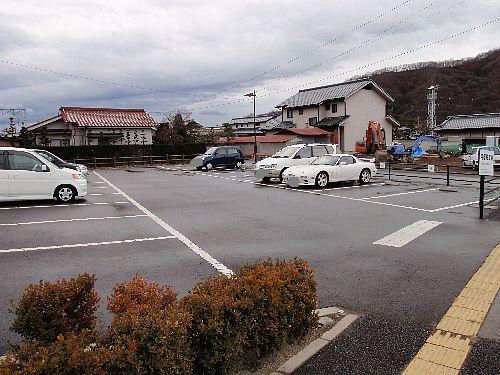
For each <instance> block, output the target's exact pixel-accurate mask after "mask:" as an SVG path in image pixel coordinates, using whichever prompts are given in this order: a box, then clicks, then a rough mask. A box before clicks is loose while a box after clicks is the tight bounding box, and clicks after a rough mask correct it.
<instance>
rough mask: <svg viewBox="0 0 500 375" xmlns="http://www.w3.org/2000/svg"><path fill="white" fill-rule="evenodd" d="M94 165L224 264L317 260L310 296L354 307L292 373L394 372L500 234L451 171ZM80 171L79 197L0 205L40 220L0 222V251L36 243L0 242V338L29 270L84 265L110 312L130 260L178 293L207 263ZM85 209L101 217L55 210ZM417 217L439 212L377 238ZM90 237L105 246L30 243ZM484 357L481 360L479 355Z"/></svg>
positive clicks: (491, 347)
mask: <svg viewBox="0 0 500 375" xmlns="http://www.w3.org/2000/svg"><path fill="white" fill-rule="evenodd" d="M99 173H100V174H101V175H102V176H103V177H104V178H106V179H107V180H109V181H110V182H111V183H112V184H114V185H116V186H117V187H118V188H119V189H121V190H123V191H124V192H125V193H126V194H128V195H129V196H130V197H132V198H133V199H134V200H135V201H137V202H138V203H140V204H141V205H142V206H144V207H145V208H146V209H148V210H149V211H151V212H152V213H153V214H154V215H156V216H157V217H158V218H159V219H161V220H163V221H164V222H165V223H168V225H170V226H172V227H173V228H175V229H176V230H178V231H179V232H180V233H182V234H183V235H185V236H186V237H187V238H188V239H189V240H191V241H193V243H195V244H196V245H197V246H199V247H200V248H201V249H203V250H204V251H206V252H207V253H208V254H209V256H210V257H211V258H212V259H215V260H216V261H218V262H220V263H222V264H223V265H224V266H225V267H228V268H229V269H233V270H234V269H237V268H239V267H241V266H242V265H244V264H246V263H248V262H253V261H255V260H258V259H265V258H267V257H274V258H291V257H294V256H299V257H302V258H304V259H306V260H307V261H308V262H309V263H310V265H311V266H312V267H313V268H314V269H315V271H316V279H317V283H318V298H319V303H320V307H327V306H332V305H334V306H340V307H342V308H345V309H348V310H351V311H354V312H356V313H359V314H361V315H362V316H361V318H360V319H359V320H358V321H357V322H356V323H354V325H353V326H351V327H350V328H349V329H348V330H347V331H346V332H345V334H343V335H342V336H341V337H339V338H338V339H336V340H335V341H333V342H332V343H331V344H330V345H329V346H327V347H326V348H325V349H324V350H323V351H322V352H320V353H319V354H318V355H317V356H316V357H314V358H313V359H312V360H311V361H310V362H308V363H307V364H306V365H305V366H304V367H303V368H301V369H299V370H298V371H297V374H397V373H399V372H400V371H401V370H402V369H403V368H404V367H405V366H406V364H407V363H408V362H409V360H410V359H411V358H412V356H413V355H414V354H415V353H416V352H417V351H418V349H419V348H420V346H421V344H422V343H423V342H424V341H425V339H426V338H427V337H428V335H429V333H430V332H431V331H432V330H433V329H434V327H435V326H436V324H437V322H438V321H439V319H440V318H441V317H442V315H443V314H444V313H445V311H446V310H447V309H448V307H449V306H450V304H451V302H452V301H453V299H454V298H455V297H456V296H457V295H458V294H459V293H460V291H461V290H462V289H463V287H464V286H465V284H466V283H467V281H468V280H469V279H470V277H471V276H472V275H473V274H474V272H475V271H476V270H477V269H478V268H479V266H480V265H481V264H482V262H483V260H484V259H485V258H486V257H487V256H488V254H489V253H490V252H491V250H492V249H493V247H494V246H495V245H496V244H497V243H498V242H499V241H500V239H499V230H498V229H499V228H500V221H498V211H500V210H486V214H487V218H488V220H484V221H480V220H479V219H478V209H477V207H473V202H474V201H476V200H477V196H478V192H477V184H476V183H475V182H474V180H473V179H470V178H467V179H469V180H470V181H469V182H460V183H459V182H457V183H456V185H460V184H462V185H460V186H458V187H459V189H458V191H457V192H443V191H439V190H438V188H439V187H440V186H442V185H443V184H444V183H443V181H435V180H432V181H431V180H429V181H427V180H425V179H414V178H411V179H410V180H409V181H406V180H405V178H400V180H401V184H400V185H397V186H393V185H391V186H388V185H383V184H382V182H383V178H379V179H375V180H374V181H373V183H372V184H370V185H368V186H362V187H360V186H358V185H354V186H349V185H344V184H334V185H332V186H330V187H329V189H326V190H323V191H321V192H316V191H314V189H311V188H310V189H301V190H300V191H298V190H287V189H284V187H282V186H279V184H277V183H271V184H269V185H259V184H255V183H254V182H255V180H254V178H253V177H252V176H251V174H250V173H248V172H245V171H212V172H209V173H205V172H203V173H193V172H185V171H179V170H168V169H161V168H152V169H147V168H136V169H130V170H128V171H127V170H125V169H109V170H102V171H99ZM89 179H90V180H89V193H91V194H93V195H89V196H88V197H87V199H86V200H85V201H83V202H81V203H82V204H83V205H80V206H77V205H73V206H68V207H59V206H57V205H54V204H53V203H47V202H34V203H33V202H32V203H23V204H22V205H21V206H23V207H25V208H23V209H21V208H17V206H18V204H12V203H11V204H0V224H2V223H3V224H7V223H10V224H12V223H20V222H35V221H46V222H45V223H43V224H29V225H22V226H17V227H16V226H0V250H1V249H13V248H25V247H31V248H35V250H30V251H19V252H11V253H0V257H1V258H2V260H1V262H0V282H1V283H2V285H3V289H2V291H1V292H0V352H1V351H3V350H5V348H6V343H7V340H16V337H15V336H13V335H12V334H10V333H9V332H8V327H9V324H10V321H11V319H12V316H11V315H10V313H9V312H8V306H9V300H11V299H17V298H19V296H20V295H21V293H22V290H23V288H24V287H25V286H26V285H27V284H28V283H32V282H37V281H38V280H40V279H47V280H55V279H57V278H61V277H72V276H74V275H76V274H78V273H79V272H89V273H94V274H96V276H97V290H98V292H99V293H100V295H101V310H100V314H101V318H102V319H103V321H104V322H107V321H108V319H109V317H108V316H107V314H106V312H105V309H104V307H105V296H106V295H108V294H109V292H110V291H111V288H112V287H113V286H114V284H115V283H117V282H120V281H123V280H125V279H127V278H129V277H131V276H132V275H133V274H134V273H136V272H138V273H140V274H142V275H144V276H146V277H147V278H149V279H151V280H154V281H157V282H159V283H167V284H170V285H172V286H173V288H174V290H176V291H177V292H178V293H179V294H180V295H183V294H185V293H186V292H187V291H188V290H189V289H190V288H192V287H193V286H194V285H195V284H196V283H197V282H198V281H200V280H203V279H205V278H206V277H208V276H209V275H215V274H217V270H216V269H215V268H214V266H213V264H211V263H210V262H208V261H207V260H206V259H203V258H201V257H200V256H199V255H198V254H196V253H195V252H193V251H192V249H190V248H188V247H187V246H186V245H185V244H184V243H182V242H181V241H179V239H177V238H163V237H165V236H169V235H170V234H169V233H167V232H166V231H165V230H164V229H163V228H162V227H161V226H159V225H158V224H157V223H156V222H154V221H153V220H152V219H151V218H150V217H146V216H145V215H144V213H143V212H142V211H141V210H139V209H138V208H137V207H136V206H134V205H133V204H131V203H130V202H129V201H128V200H127V199H125V198H124V197H123V196H122V195H119V194H118V193H117V192H116V191H115V190H114V189H112V188H111V187H109V186H107V184H105V183H103V181H102V180H100V179H99V178H98V177H97V176H96V175H91V176H90V177H89ZM37 205H48V206H49V207H48V208H47V207H38V208H37V207H36V206H37ZM116 217H119V218H116ZM89 218H103V219H100V220H95V221H92V220H80V221H69V222H52V221H55V220H61V219H64V220H73V219H89ZM418 220H434V221H439V222H440V224H439V225H438V226H437V227H435V228H433V229H431V230H429V231H428V232H426V233H425V234H423V235H421V236H419V237H417V238H415V239H414V240H413V241H411V242H409V243H407V244H406V245H404V246H402V247H389V246H383V245H374V244H373V243H374V242H375V241H377V240H380V239H381V238H383V237H385V236H387V235H389V234H391V233H394V232H395V231H397V230H399V229H401V228H402V227H405V226H407V225H410V224H412V223H415V222H416V221H418ZM144 239H148V241H147V242H145V241H144ZM132 240H133V241H132ZM109 241H122V242H120V243H116V244H106V242H109ZM123 241H124V242H123ZM127 241H128V242H127ZM91 242H93V243H96V242H99V243H102V245H98V246H92V247H89V246H87V247H82V248H54V249H40V247H43V246H53V245H55V246H57V245H61V244H74V243H80V244H82V243H91ZM497 344H498V343H497V342H495V341H492V342H485V343H483V342H482V341H479V342H478V343H477V345H476V346H474V348H473V350H472V352H471V356H470V361H469V362H468V364H467V366H466V368H465V369H464V371H469V372H463V373H467V374H469V373H474V372H473V371H475V370H474V369H478V368H479V367H477V366H483V368H482V370H481V371H486V372H476V373H479V374H482V373H485V374H488V373H490V372H487V371H493V369H495V367H494V366H495V363H494V362H495V361H494V357H495V356H494V354H495V353H498V345H497ZM483 357H484V358H491V360H489V362H488V361H484V362H481V358H483ZM469 369H470V370H469ZM470 371H472V372H470Z"/></svg>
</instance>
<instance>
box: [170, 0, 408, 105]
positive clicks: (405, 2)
mask: <svg viewBox="0 0 500 375" xmlns="http://www.w3.org/2000/svg"><path fill="white" fill-rule="evenodd" d="M412 1H413V0H405V1H403V2H402V3H400V4H398V5H396V6H394V7H392V8H391V9H389V10H387V11H385V12H383V13H381V14H379V15H378V16H376V17H374V18H372V19H370V20H368V21H366V22H363V23H362V24H360V25H358V26H356V27H354V28H352V29H351V30H349V31H347V32H345V33H343V34H340V35H338V36H336V37H335V38H333V39H331V40H329V41H327V42H325V43H323V44H321V45H319V46H317V47H315V48H312V49H310V50H309V51H307V52H305V53H303V54H301V55H298V56H295V57H293V58H291V59H289V60H287V61H285V62H284V63H282V64H279V65H276V66H274V67H273V68H270V69H268V70H266V71H264V72H262V73H259V74H257V75H256V76H253V77H251V78H248V79H245V80H243V81H240V82H238V83H236V84H234V85H232V86H230V87H228V88H225V89H223V90H220V91H218V92H216V93H214V94H210V95H207V96H205V97H203V98H201V99H199V100H196V101H194V102H191V103H189V104H185V105H183V106H180V107H177V108H173V109H171V110H169V112H172V111H175V110H176V109H178V108H181V107H188V106H191V105H193V104H197V103H201V102H204V101H207V100H208V99H211V98H213V97H216V96H218V95H220V94H223V93H225V92H228V91H231V90H233V89H235V88H237V87H240V86H242V85H244V84H245V83H248V82H251V81H253V80H255V79H258V78H262V77H264V76H265V75H267V74H269V73H272V72H274V71H276V70H278V69H281V68H283V67H285V66H286V65H288V64H291V63H293V62H295V61H297V60H300V59H302V58H304V57H306V56H307V55H310V54H312V53H314V52H316V51H318V50H320V49H321V48H324V47H326V46H329V45H330V44H332V43H334V42H336V41H338V40H340V39H342V38H344V37H345V36H348V35H350V34H351V33H353V32H355V31H357V30H359V29H361V28H363V27H365V26H368V25H369V24H371V23H373V22H374V21H376V20H378V19H380V18H382V17H384V16H386V15H388V14H390V13H392V12H393V11H395V10H397V9H399V8H401V7H402V6H403V5H406V4H408V3H410V2H412Z"/></svg>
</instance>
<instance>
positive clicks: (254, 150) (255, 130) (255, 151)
mask: <svg viewBox="0 0 500 375" xmlns="http://www.w3.org/2000/svg"><path fill="white" fill-rule="evenodd" d="M245 96H248V97H253V160H254V162H255V163H257V129H256V126H255V98H256V96H257V95H255V90H253V92H251V93H248V94H245Z"/></svg>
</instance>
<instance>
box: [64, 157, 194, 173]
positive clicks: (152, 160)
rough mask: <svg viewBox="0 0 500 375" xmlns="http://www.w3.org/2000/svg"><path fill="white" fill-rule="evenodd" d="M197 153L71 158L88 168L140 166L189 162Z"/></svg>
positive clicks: (72, 160)
mask: <svg viewBox="0 0 500 375" xmlns="http://www.w3.org/2000/svg"><path fill="white" fill-rule="evenodd" d="M195 156H197V155H185V154H183V155H158V156H155V155H139V156H113V157H107V158H98V157H93V158H90V159H71V162H73V163H77V164H83V165H85V166H87V167H88V168H94V169H95V168H102V167H121V166H132V167H139V166H145V165H155V164H187V163H189V162H190V161H191V159H193V158H194V157H195Z"/></svg>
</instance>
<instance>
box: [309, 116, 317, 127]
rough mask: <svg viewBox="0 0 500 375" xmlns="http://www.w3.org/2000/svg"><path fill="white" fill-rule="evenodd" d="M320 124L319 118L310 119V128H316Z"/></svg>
mask: <svg viewBox="0 0 500 375" xmlns="http://www.w3.org/2000/svg"><path fill="white" fill-rule="evenodd" d="M317 123H318V118H317V117H310V118H309V126H314V125H316V124H317Z"/></svg>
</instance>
